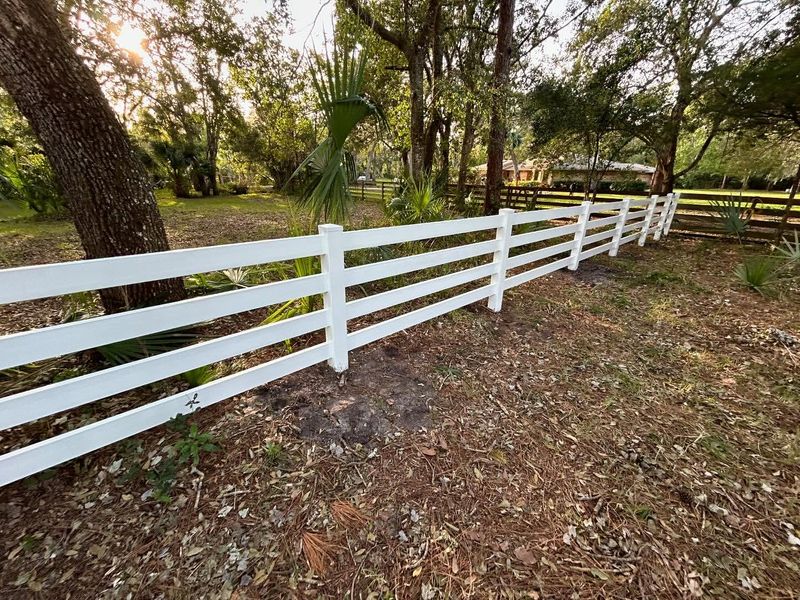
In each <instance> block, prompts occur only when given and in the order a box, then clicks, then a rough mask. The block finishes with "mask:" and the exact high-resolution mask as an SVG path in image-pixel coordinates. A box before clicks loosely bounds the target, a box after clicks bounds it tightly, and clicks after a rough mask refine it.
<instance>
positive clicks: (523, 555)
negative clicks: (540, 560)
mask: <svg viewBox="0 0 800 600" xmlns="http://www.w3.org/2000/svg"><path fill="white" fill-rule="evenodd" d="M514 556H515V557H516V559H517V560H518V561H520V562H521V563H523V564H526V565H528V566H531V565H535V564H536V557H535V556H534V555H533V552H531V551H530V550H528V549H527V548H526V547H525V546H520V547H519V548H517V549H516V550H514Z"/></svg>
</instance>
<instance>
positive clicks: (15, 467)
mask: <svg viewBox="0 0 800 600" xmlns="http://www.w3.org/2000/svg"><path fill="white" fill-rule="evenodd" d="M676 206H677V198H676V196H674V195H672V194H670V195H668V196H663V197H657V196H652V197H651V198H650V199H649V200H647V199H643V200H631V199H625V200H621V201H619V202H606V203H602V204H592V203H591V202H584V203H583V204H582V205H580V206H575V207H567V208H556V209H550V210H537V211H530V212H519V213H517V212H514V211H513V210H510V209H503V210H501V211H500V214H498V215H495V216H489V217H478V218H472V219H458V220H452V221H441V222H436V223H424V224H420V225H403V226H399V227H382V228H376V229H364V230H357V231H344V230H343V229H342V227H340V226H338V225H321V226H320V227H319V234H317V235H310V236H302V237H295V238H286V239H278V240H265V241H260V242H251V243H245V244H230V245H225V246H214V247H208V248H196V249H190V250H174V251H169V252H159V253H153V254H145V255H137V256H124V257H117V258H104V259H97V260H85V261H77V262H70V263H58V264H49V265H39V266H31V267H21V268H15V269H6V270H2V271H0V304H5V303H11V302H20V301H25V300H34V299H38V298H45V297H49V296H57V295H61V294H68V293H73V292H79V291H86V290H97V289H103V288H109V287H115V286H120V285H129V284H133V283H141V282H145V281H153V280H158V279H164V278H171V277H180V276H185V275H192V274H195V273H204V272H209V271H215V270H219V269H227V268H233V267H241V266H249V265H256V264H263V263H268V262H276V261H284V260H291V259H296V258H303V257H308V256H320V258H321V267H322V268H321V273H319V274H317V275H310V276H306V277H299V278H295V279H290V280H287V281H280V282H276V283H268V284H263V285H257V286H254V287H249V288H244V289H238V290H234V291H230V292H224V293H219V294H213V295H207V296H201V297H197V298H192V299H189V300H182V301H179V302H173V303H170V304H164V305H160V306H153V307H149V308H142V309H138V310H131V311H128V312H125V313H120V314H113V315H107V316H101V317H96V318H91V319H86V320H82V321H77V322H73V323H65V324H62V325H56V326H52V327H45V328H42V329H34V330H31V331H25V332H22V333H16V334H11V335H5V336H1V337H0V369H8V368H11V367H16V366H19V365H24V364H28V363H32V362H36V361H39V360H43V359H47V358H52V357H57V356H62V355H65V354H70V353H73V352H79V351H82V350H87V349H90V348H96V347H98V346H102V345H105V344H109V343H113V342H118V341H122V340H127V339H131V338H136V337H140V336H144V335H148V334H152V333H157V332H161V331H168V330H172V329H176V328H179V327H183V326H187V325H193V324H197V323H201V322H204V321H208V320H210V319H215V318H218V317H223V316H227V315H232V314H235V313H240V312H244V311H249V310H253V309H257V308H263V307H266V306H270V305H274V304H278V303H281V302H286V301H288V300H292V299H295V298H301V297H305V296H310V295H316V294H322V296H323V299H324V302H323V309H322V310H318V311H315V312H311V313H309V314H305V315H302V316H298V317H294V318H291V319H287V320H285V321H281V322H277V323H272V324H269V325H262V326H259V327H255V328H252V329H248V330H246V331H242V332H239V333H234V334H231V335H226V336H223V337H219V338H216V339H213V340H209V341H205V342H201V343H197V344H194V345H191V346H187V347H183V348H180V349H177V350H172V351H168V352H164V353H162V354H158V355H155V356H151V357H149V358H144V359H141V360H137V361H134V362H130V363H126V364H122V365H119V366H116V367H112V368H108V369H104V370H101V371H97V372H93V373H89V374H86V375H82V376H79V377H75V378H72V379H67V380H64V381H59V382H57V383H51V384H49V385H45V386H42V387H38V388H35V389H32V390H28V391H24V392H20V393H16V394H12V395H10V396H6V397H3V398H0V431H2V430H5V429H8V428H11V427H16V426H19V425H22V424H25V423H28V422H30V421H33V420H36V419H40V418H43V417H47V416H50V415H53V414H56V413H59V412H62V411H66V410H70V409H74V408H77V407H79V406H83V405H85V404H88V403H91V402H94V401H97V400H100V399H103V398H108V397H110V396H113V395H115V394H119V393H122V392H125V391H128V390H131V389H134V388H137V387H140V386H143V385H147V384H150V383H153V382H155V381H159V380H162V379H165V378H168V377H171V376H174V375H178V374H180V373H184V372H186V371H189V370H191V369H194V368H197V367H201V366H204V365H208V364H211V363H214V362H219V361H221V360H225V359H229V358H232V357H235V356H239V355H241V354H244V353H247V352H252V351H254V350H257V349H259V348H263V347H265V346H269V345H272V344H276V343H279V342H282V341H284V340H287V339H291V338H294V337H297V336H300V335H305V334H308V333H311V332H314V331H319V330H324V331H325V342H323V343H321V344H317V345H315V346H312V347H310V348H306V349H304V350H301V351H299V352H295V353H293V354H289V355H287V356H284V357H282V358H278V359H276V360H272V361H270V362H267V363H264V364H260V365H258V366H255V367H252V368H250V369H247V370H245V371H241V372H238V373H234V374H231V375H228V376H227V377H223V378H221V379H217V380H214V381H212V382H210V383H206V384H204V385H200V386H197V387H194V388H192V389H189V390H187V391H184V392H180V393H177V394H174V395H172V396H169V397H167V398H163V399H160V400H157V401H155V402H151V403H149V404H146V405H144V406H140V407H138V408H135V409H133V410H128V411H125V412H122V413H121V414H117V415H115V416H112V417H109V418H106V419H103V420H101V421H97V422H95V423H92V424H91V425H86V426H83V427H79V428H77V429H74V430H72V431H69V432H67V433H63V434H60V435H57V436H55V437H52V438H49V439H45V440H42V441H40V442H37V443H34V444H31V445H29V446H25V447H23V448H19V449H16V450H13V451H10V452H8V453H6V454H3V455H2V456H0V485H6V484H8V483H10V482H13V481H16V480H18V479H21V478H24V477H27V476H29V475H32V474H34V473H37V472H39V471H42V470H44V469H47V468H50V467H52V466H55V465H57V464H60V463H62V462H64V461H67V460H70V459H72V458H75V457H78V456H81V455H83V454H86V453H88V452H91V451H93V450H96V449H98V448H102V447H103V446H106V445H108V444H112V443H114V442H117V441H120V440H122V439H125V438H127V437H130V436H132V435H136V434H138V433H141V432H143V431H145V430H147V429H150V428H152V427H155V426H157V425H160V424H162V423H165V422H166V421H168V420H170V419H172V418H174V417H175V416H177V415H179V414H187V413H191V412H194V411H196V410H199V409H200V408H203V407H206V406H211V405H213V404H216V403H217V402H220V401H222V400H225V399H227V398H230V397H232V396H235V395H237V394H241V393H243V392H245V391H247V390H250V389H252V388H254V387H257V386H260V385H264V384H266V383H269V382H270V381H273V380H275V379H278V378H280V377H283V376H285V375H288V374H290V373H293V372H295V371H299V370H301V369H305V368H307V367H309V366H311V365H314V364H317V363H320V362H323V361H328V363H329V364H330V366H331V367H332V368H333V369H335V370H336V371H338V372H341V371H344V370H345V369H347V366H348V353H349V352H350V351H351V350H353V349H355V348H359V347H360V346H363V345H365V344H369V343H370V342H374V341H376V340H379V339H381V338H384V337H386V336H389V335H391V334H393V333H396V332H398V331H401V330H403V329H406V328H408V327H411V326H413V325H417V324H419V323H422V322H424V321H427V320H429V319H433V318H435V317H437V316H439V315H442V314H444V313H447V312H450V311H452V310H455V309H457V308H460V307H462V306H466V305H467V304H471V303H473V302H477V301H480V300H484V299H488V305H489V308H491V309H492V310H494V311H499V310H500V309H501V307H502V303H503V293H504V292H505V291H506V290H508V289H510V288H512V287H514V286H517V285H520V284H522V283H525V282H527V281H530V280H532V279H535V278H537V277H541V276H543V275H547V274H548V273H552V272H553V271H556V270H558V269H562V268H564V267H567V268H569V269H572V270H574V269H577V268H578V265H579V264H580V261H582V260H585V259H587V258H589V257H591V256H595V255H597V254H600V253H604V252H608V253H609V254H610V255H611V256H615V255H616V254H617V252H618V251H619V248H620V247H621V246H622V245H624V244H627V243H629V242H632V241H634V240H638V243H639V245H640V246H641V245H644V243H645V241H646V239H647V237H648V235H651V234H652V236H653V238H654V239H656V240H657V239H659V238H660V237H661V236H663V235H666V234H667V233H668V232H669V226H670V223H671V222H672V217H673V215H674V212H675V208H676ZM608 213H611V214H610V215H609V214H608ZM565 219H568V220H572V222H571V223H567V224H564V223H561V222H556V223H550V224H549V226H546V227H543V228H540V229H534V230H533V231H522V232H520V231H519V228H525V229H529V228H530V227H531V225H533V224H537V223H538V224H542V223H543V222H545V221H554V220H565ZM514 228H517V232H516V233H515V232H514ZM490 230H494V231H495V232H496V233H495V237H494V239H491V240H487V241H481V242H473V243H468V244H464V245H459V246H455V247H452V248H447V249H444V250H435V251H430V252H425V253H422V254H415V255H411V256H405V257H402V258H395V259H391V260H384V261H379V262H375V263H370V264H365V265H360V266H354V267H349V268H348V267H346V266H345V253H346V252H348V251H353V250H359V249H362V248H372V247H378V246H385V245H389V244H398V243H403V242H409V241H417V240H424V239H430V238H437V237H445V236H452V235H458V234H465V233H473V232H480V231H490ZM550 241H553V242H554V243H551V244H550V245H547V246H544V247H540V248H533V249H531V248H529V246H530V245H531V244H535V243H541V242H550ZM512 253H513V254H512ZM490 255H491V260H489V259H488V257H489V256H490ZM481 256H483V257H487V258H486V261H487V262H485V263H483V264H480V265H478V266H470V267H468V268H464V269H462V270H458V271H455V272H452V273H449V274H447V275H442V276H439V277H434V278H431V279H425V280H423V281H420V282H418V283H413V284H410V285H405V286H403V287H400V288H396V289H392V290H390V291H386V292H382V293H377V294H373V295H370V296H366V297H363V298H358V299H354V300H350V301H348V300H347V298H346V291H347V288H348V287H352V286H356V285H361V284H363V283H366V282H369V281H375V280H378V279H384V278H387V277H393V276H397V275H402V274H405V273H410V272H414V271H420V270H423V269H428V268H431V267H436V266H440V265H445V264H449V263H453V262H458V261H463V260H466V259H475V258H477V257H481ZM554 257H555V259H554V260H550V262H545V263H544V264H539V263H542V261H545V260H547V259H553V258H554ZM534 263H537V264H535V266H532V265H534ZM481 280H483V281H484V282H485V283H484V284H483V285H480V286H479V287H477V288H475V289H472V290H470V291H467V292H463V293H460V294H458V295H456V296H453V297H450V298H448V299H446V300H441V301H438V302H435V303H433V304H430V305H427V306H425V307H423V308H419V309H416V310H413V311H411V312H407V313H404V314H402V315H400V316H397V317H394V318H391V319H388V320H385V321H380V322H378V323H376V324H374V325H370V326H367V327H364V328H362V329H357V330H354V331H353V330H350V329H349V328H348V321H349V320H352V319H355V318H358V317H362V316H364V315H367V314H370V313H373V312H376V311H380V310H383V309H386V308H390V307H392V306H396V305H398V304H402V303H404V302H409V301H411V300H415V299H418V298H422V297H424V296H428V295H431V294H435V293H439V292H443V291H445V290H448V289H450V288H454V287H457V286H461V285H465V284H469V283H473V282H476V281H481Z"/></svg>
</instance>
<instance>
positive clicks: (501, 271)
mask: <svg viewBox="0 0 800 600" xmlns="http://www.w3.org/2000/svg"><path fill="white" fill-rule="evenodd" d="M499 214H500V217H501V219H502V221H501V222H500V226H499V227H498V228H497V235H496V237H495V239H496V240H497V242H498V248H497V250H495V253H494V261H493V262H494V267H495V271H494V273H492V285H493V286H494V288H495V290H494V293H493V294H492V295H491V296H489V308H490V309H491V310H493V311H494V312H500V309H501V308H502V307H503V286H504V284H505V281H506V263H508V250H509V247H508V245H509V242H510V241H511V228H512V225H511V215H513V214H514V209H513V208H501V209H500V213H499Z"/></svg>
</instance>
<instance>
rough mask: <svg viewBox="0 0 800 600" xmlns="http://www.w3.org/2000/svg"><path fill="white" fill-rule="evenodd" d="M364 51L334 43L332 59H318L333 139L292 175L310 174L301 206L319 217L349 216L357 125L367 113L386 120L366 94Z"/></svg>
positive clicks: (321, 98)
mask: <svg viewBox="0 0 800 600" xmlns="http://www.w3.org/2000/svg"><path fill="white" fill-rule="evenodd" d="M366 64H367V57H366V54H365V53H362V54H361V56H359V57H356V56H355V53H353V54H352V55H348V54H347V53H343V52H342V51H341V50H340V49H339V48H338V46H334V49H333V60H330V59H328V60H327V61H324V62H323V61H322V60H318V61H317V64H316V66H315V67H312V69H311V76H312V82H313V86H314V90H315V91H316V93H317V101H318V103H319V105H320V108H321V110H322V112H323V114H324V116H325V124H326V126H327V129H328V137H326V138H325V140H323V141H322V143H321V144H320V145H319V146H317V148H316V149H315V150H314V151H313V152H311V154H309V156H308V157H307V158H306V159H305V160H304V161H303V162H302V163H301V165H300V166H299V167H298V168H297V170H296V171H295V173H294V174H293V176H292V177H295V176H297V175H299V174H300V173H303V172H304V171H306V172H307V174H308V176H309V178H308V183H307V184H306V185H305V187H304V189H303V192H302V194H301V196H300V199H299V204H300V205H301V206H303V207H305V208H307V209H309V210H310V212H311V215H312V218H313V220H314V221H319V220H320V218H324V219H325V220H326V221H333V222H336V223H342V222H344V221H345V220H346V219H347V218H348V215H349V212H350V205H351V204H352V202H353V198H352V196H351V194H350V189H349V184H350V183H351V182H352V181H353V180H354V179H355V164H354V162H353V158H352V155H350V154H349V153H348V152H347V151H346V150H345V148H344V145H345V142H346V141H347V138H348V136H349V135H350V134H351V133H352V131H353V129H355V127H356V126H357V125H358V124H359V123H361V122H362V121H364V120H366V119H367V118H368V117H372V116H375V117H378V118H379V120H381V121H385V117H384V115H383V112H382V111H381V109H380V108H379V107H378V106H377V105H376V104H374V103H373V102H372V101H371V100H369V99H368V98H367V97H366V96H364V95H363V94H362V93H361V89H362V87H363V83H364V69H365V68H366Z"/></svg>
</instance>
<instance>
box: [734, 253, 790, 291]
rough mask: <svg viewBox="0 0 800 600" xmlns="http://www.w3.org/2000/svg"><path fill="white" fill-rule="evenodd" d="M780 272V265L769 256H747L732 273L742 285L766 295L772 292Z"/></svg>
mask: <svg viewBox="0 0 800 600" xmlns="http://www.w3.org/2000/svg"><path fill="white" fill-rule="evenodd" d="M780 271H781V268H780V264H779V263H778V262H777V261H776V260H775V258H773V257H771V256H749V257H747V258H745V259H744V262H742V263H741V264H739V265H737V266H736V268H735V269H734V271H733V272H734V274H735V275H736V277H737V278H738V279H739V281H740V282H741V283H742V285H745V286H747V287H749V288H750V289H751V290H755V291H756V292H759V293H760V294H767V293H769V292H770V291H772V288H773V287H774V285H775V283H776V282H777V280H778V278H779V276H780Z"/></svg>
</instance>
